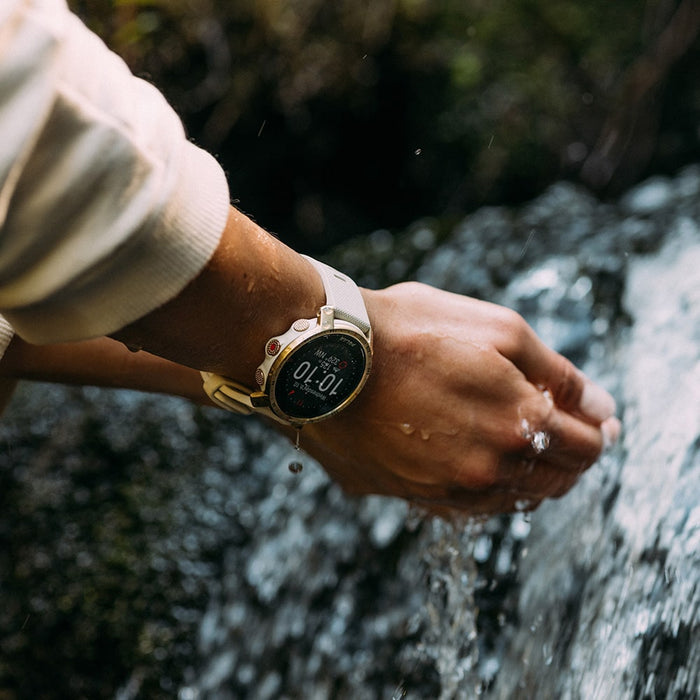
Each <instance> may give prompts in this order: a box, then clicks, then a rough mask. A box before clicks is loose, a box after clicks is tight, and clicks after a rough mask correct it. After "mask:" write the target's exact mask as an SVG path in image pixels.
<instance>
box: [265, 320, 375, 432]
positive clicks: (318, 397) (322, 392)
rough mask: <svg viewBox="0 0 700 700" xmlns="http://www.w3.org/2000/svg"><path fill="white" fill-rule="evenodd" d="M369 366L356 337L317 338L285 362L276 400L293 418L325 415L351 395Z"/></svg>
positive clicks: (275, 391) (334, 336)
mask: <svg viewBox="0 0 700 700" xmlns="http://www.w3.org/2000/svg"><path fill="white" fill-rule="evenodd" d="M366 364H367V356H366V354H365V348H364V346H363V345H362V343H361V342H360V341H359V340H358V339H357V338H355V337H354V336H352V335H345V334H342V333H331V334H327V335H318V336H315V337H314V338H312V339H311V340H309V341H308V342H306V343H303V344H302V345H300V346H299V347H298V348H296V349H295V350H294V352H293V353H292V354H291V356H290V357H289V358H287V360H286V361H285V364H284V366H283V367H282V369H281V370H280V372H279V375H278V377H277V379H276V381H275V386H274V400H275V402H276V403H277V406H278V407H279V408H280V410H282V411H283V412H284V413H285V414H286V415H287V416H289V417H291V418H300V419H311V418H318V417H321V416H324V415H326V414H328V413H331V412H332V411H334V410H336V409H337V408H338V407H340V406H342V404H343V403H345V401H346V400H347V399H348V398H349V397H350V396H352V394H353V393H354V391H355V390H356V389H357V387H358V386H359V385H360V383H361V381H362V378H363V376H364V372H365V366H366Z"/></svg>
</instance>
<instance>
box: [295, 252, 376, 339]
mask: <svg viewBox="0 0 700 700" xmlns="http://www.w3.org/2000/svg"><path fill="white" fill-rule="evenodd" d="M302 257H304V258H305V259H306V260H308V261H309V262H310V263H311V264H312V265H313V266H314V267H315V268H316V271H317V272H318V274H319V275H321V280H322V281H323V288H324V289H325V290H326V304H327V305H328V306H332V307H333V308H334V309H335V317H336V318H339V319H340V320H341V321H348V322H349V323H353V324H355V325H356V326H357V327H358V328H360V330H362V332H363V333H364V334H365V335H367V334H368V333H369V331H370V323H369V317H368V316H367V309H366V308H365V302H364V300H363V299H362V294H361V292H360V290H359V288H358V287H357V285H356V284H355V283H354V282H353V281H352V279H350V277H348V276H347V275H344V274H343V273H342V272H338V270H335V269H334V268H332V267H330V265H326V264H325V263H322V262H319V261H318V260H314V259H313V258H310V257H309V256H308V255H304V256H302Z"/></svg>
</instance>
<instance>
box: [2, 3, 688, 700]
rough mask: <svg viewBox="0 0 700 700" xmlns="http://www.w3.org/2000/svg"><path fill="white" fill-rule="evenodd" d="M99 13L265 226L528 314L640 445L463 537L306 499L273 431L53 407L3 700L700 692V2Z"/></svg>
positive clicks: (11, 525) (16, 569) (30, 515)
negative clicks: (699, 35) (536, 506)
mask: <svg viewBox="0 0 700 700" xmlns="http://www.w3.org/2000/svg"><path fill="white" fill-rule="evenodd" d="M78 4H80V7H81V9H83V10H86V11H88V10H89V12H90V16H91V18H92V20H93V21H95V23H96V24H97V25H98V27H99V28H100V30H101V31H102V32H103V34H104V36H106V37H107V38H108V40H109V41H110V43H112V44H113V45H114V46H116V47H117V48H118V49H119V50H120V52H122V53H123V54H125V55H126V56H127V57H128V58H129V61H130V62H131V63H132V65H133V66H134V67H135V69H137V70H139V71H143V72H148V73H149V74H150V75H151V76H152V78H153V79H154V80H155V81H156V82H157V83H158V84H162V85H163V86H164V87H165V89H166V91H167V92H168V93H169V95H170V96H171V98H172V99H174V100H175V101H176V102H177V103H178V105H179V108H180V109H181V110H182V111H183V113H184V114H185V116H186V117H187V119H188V123H189V124H190V125H191V126H190V128H191V130H192V132H193V134H194V135H195V136H196V138H197V139H198V140H199V141H201V142H203V143H205V144H207V145H209V146H210V147H212V148H214V149H215V150H216V151H217V152H218V153H219V154H220V157H221V159H222V162H224V163H225V164H226V167H227V169H228V171H229V174H230V175H231V179H232V186H233V189H234V191H235V192H238V191H240V192H241V195H240V198H241V203H242V206H243V208H244V209H246V210H247V211H254V212H255V213H256V216H257V217H258V219H259V220H260V221H261V223H264V224H265V225H267V226H269V227H271V228H274V229H275V230H278V231H285V232H288V234H289V237H288V240H290V242H293V243H295V244H298V245H300V246H301V247H305V248H306V249H308V250H321V249H322V250H323V251H324V255H325V256H326V259H328V260H329V261H331V262H332V263H334V264H336V265H338V266H340V267H342V268H343V269H344V270H345V271H347V272H349V273H350V274H353V275H354V276H355V277H356V278H357V279H358V280H359V281H360V282H362V283H363V284H367V285H371V286H378V285H383V284H387V283H391V282H393V281H398V280H401V279H406V278H413V279H420V280H422V281H425V282H428V283H431V284H436V285H438V286H441V287H444V288H447V289H451V290H453V291H457V292H461V293H466V294H473V295H477V296H480V297H482V298H487V299H492V300H494V301H497V302H501V303H506V304H508V305H510V306H513V307H515V308H517V309H518V310H520V311H521V312H522V313H523V314H525V316H526V317H527V318H528V320H529V321H530V322H531V323H533V325H534V326H535V327H536V329H537V330H538V332H539V333H540V334H541V335H542V336H543V337H544V338H545V340H547V342H548V343H550V344H551V345H552V346H553V347H555V348H557V349H558V350H560V351H562V352H565V353H566V354H567V355H569V356H570V357H572V358H573V359H574V360H575V361H577V362H578V363H579V364H580V365H581V366H583V367H585V369H586V370H587V371H588V372H589V373H591V374H592V375H593V376H594V377H596V378H597V379H599V380H600V381H601V382H603V383H604V384H605V385H606V386H608V387H609V388H610V389H611V390H612V391H613V392H614V393H615V395H616V397H617V398H618V401H619V403H620V407H621V411H622V413H623V417H624V419H625V427H626V432H625V437H624V439H623V441H622V444H621V445H620V446H619V447H618V448H617V449H616V450H615V451H614V452H613V453H611V454H609V455H607V456H605V457H604V458H603V459H602V460H601V462H600V463H599V465H598V466H596V467H594V469H592V470H591V472H589V473H588V474H587V475H586V477H585V478H584V479H583V480H582V482H581V484H580V485H579V486H578V487H577V488H576V489H575V490H574V492H572V494H570V496H567V497H566V498H565V499H563V500H562V501H558V502H553V503H550V504H547V505H545V506H544V507H542V508H541V509H540V510H539V511H538V512H537V513H535V514H534V515H533V516H531V517H526V516H524V515H515V516H512V517H503V518H495V519H492V520H490V521H489V522H488V523H485V524H474V523H466V524H465V523H453V524H448V523H443V522H440V521H426V520H423V519H421V518H420V517H419V514H416V513H413V512H411V511H409V510H408V509H407V507H406V506H405V505H404V504H402V503H400V502H396V501H392V500H387V499H379V498H368V499H361V500H352V499H348V498H346V497H345V496H344V495H343V494H342V493H341V492H340V491H339V489H338V488H337V487H336V486H335V485H333V484H332V483H331V482H330V481H329V480H328V479H327V478H326V477H325V475H324V473H323V472H322V471H321V470H320V468H318V467H317V466H316V465H314V464H313V463H312V462H311V460H309V459H305V468H304V470H303V472H302V473H301V474H300V475H293V474H291V473H290V472H289V471H288V469H287V464H288V462H289V460H290V458H291V457H292V455H293V450H292V448H291V446H290V445H289V444H288V443H287V442H286V441H283V440H281V439H278V438H277V437H275V436H274V435H273V434H271V433H270V432H269V431H268V430H267V429H265V428H263V427H262V426H261V425H259V424H258V423H257V422H255V421H251V420H242V419H240V420H239V419H237V418H235V417H233V416H229V415H227V414H223V413H220V412H218V411H214V410H202V409H199V408H195V407H193V406H191V405H189V404H187V403H185V402H183V401H180V400H177V399H163V398H156V397H151V396H146V395H140V394H132V393H128V392H109V391H100V390H96V389H91V388H86V389H68V388H63V387H52V386H46V385H29V384H27V385H23V386H21V387H20V390H19V392H18V394H17V395H16V397H15V399H14V400H13V403H12V404H11V406H10V408H9V409H8V412H7V414H6V415H5V417H4V418H3V421H2V423H1V424H0V446H1V447H0V505H1V507H2V510H1V515H0V600H1V601H2V605H1V606H0V698H2V699H3V700H4V699H5V698H7V699H11V700H15V699H20V698H21V699H24V698H32V699H34V698H71V699H73V698H91V699H92V698H119V699H120V700H127V699H128V698H180V699H181V700H190V699H195V698H217V699H218V698H221V699H222V700H226V699H228V698H255V699H256V700H257V699H262V698H304V699H306V698H360V697H361V698H381V699H382V700H383V699H384V698H394V697H396V698H401V697H408V698H436V697H442V698H445V699H447V698H471V697H475V696H477V695H481V696H484V697H494V698H496V697H498V698H541V697H572V698H579V697H580V698H586V699H587V698H599V697H600V698H608V697H639V698H641V697H657V698H659V697H664V698H692V697H695V696H696V695H697V689H698V683H699V682H700V681H699V679H698V675H697V674H698V668H700V656H699V655H700V647H699V646H698V642H697V640H698V631H699V630H698V626H699V624H700V622H699V619H700V615H699V612H698V611H699V610H700V597H699V591H698V580H699V579H700V576H699V574H700V560H699V559H698V554H697V552H698V551H699V550H698V547H697V538H698V532H700V530H699V528H700V524H699V523H700V520H698V507H697V504H698V502H700V501H699V499H700V494H698V484H699V483H700V481H699V474H700V472H699V470H700V462H699V461H698V431H699V430H700V416H698V411H699V410H700V396H699V395H698V393H699V389H698V387H700V378H699V377H698V374H697V372H698V367H699V366H700V365H699V360H700V358H699V357H698V347H700V282H699V281H698V273H697V270H698V266H700V258H699V257H698V255H699V254H698V252H697V251H698V246H699V245H700V231H699V229H698V222H699V221H700V211H699V209H700V171H699V170H698V168H697V167H696V166H692V165H691V166H689V167H682V164H683V163H688V162H691V161H693V160H700V158H698V152H697V151H698V130H697V119H696V118H695V114H696V113H697V109H698V106H699V100H700V98H699V97H698V93H697V90H698V88H697V85H696V81H695V80H694V79H693V77H692V76H694V75H697V71H696V70H695V71H693V70H692V67H693V66H696V65H697V42H695V43H686V44H684V42H683V41H682V40H681V39H682V38H683V37H685V36H687V35H689V34H692V30H693V27H694V26H695V24H694V23H693V21H694V19H697V13H695V14H693V13H692V12H691V13H690V15H684V14H682V13H685V12H688V11H689V10H697V3H683V2H680V3H665V2H658V3H650V4H648V5H645V6H644V8H645V9H644V12H642V10H641V9H640V6H639V4H638V3H631V2H630V3H616V4H615V5H614V6H610V5H609V4H605V3H597V2H594V3H587V4H586V5H585V6H584V5H583V4H580V3H570V2H550V3H547V4H545V3H539V2H515V1H514V2H509V3H505V2H503V3H489V4H487V5H486V4H481V3H469V4H468V6H467V7H465V4H464V3H456V2H455V3H450V2H446V3H441V5H440V7H441V10H440V12H439V13H438V12H437V11H436V10H434V9H433V8H434V4H431V3H427V2H426V3H423V2H420V1H418V2H401V3H388V2H386V3H384V2H382V1H375V2H374V3H371V4H365V3H363V4H360V3H350V2H347V3H345V2H342V3H334V4H332V5H330V4H328V3H316V2H313V0H308V1H307V2H291V3H285V4H280V3H273V2H270V3H265V2H259V3H246V2H241V3H225V4H224V3H218V4H217V3H214V2H206V1H204V0H197V1H195V0H192V1H191V2H188V3H184V2H183V3H179V2H178V3H171V4H169V5H168V6H167V7H166V6H164V5H161V4H153V5H149V4H144V3H141V2H139V3H129V2H126V3H125V2H121V3H115V7H114V8H112V6H111V4H109V3H103V4H100V3H98V2H84V3H75V5H78ZM329 7H331V8H332V9H329ZM679 13H680V14H679ZM360 20H362V22H360ZM674 28H675V29H674ZM679 28H680V29H679ZM672 30H673V31H676V32H678V31H680V34H674V35H673V36H675V37H676V38H675V39H674V40H673V41H672V42H671V48H669V44H668V43H667V41H666V40H664V39H663V37H668V36H669V35H667V34H665V33H664V32H665V31H672ZM681 30H682V31H681ZM679 37H680V38H679ZM421 47H422V48H421ZM663 47H666V49H667V50H668V51H670V53H666V54H664V52H663V51H662V50H661V49H662V48H663ZM679 48H683V50H682V51H681V52H680V53H681V54H682V55H679V56H675V53H677V52H678V50H679ZM659 52H660V53H659ZM664 56H665V58H664ZM256 57H257V59H256ZM650 57H651V58H650ZM652 59H653V60H652ZM671 59H672V60H671ZM367 61H371V63H370V64H369V66H370V68H371V70H369V69H368V73H364V72H363V71H364V70H365V68H364V66H365V63H366V62H367ZM649 61H651V63H649ZM654 61H656V62H658V65H657V63H654ZM654 65H657V68H659V70H652V67H653V66H654ZM640 76H641V77H640ZM642 78H644V80H642ZM651 78H653V80H651ZM640 81H641V84H642V87H643V86H644V85H647V88H648V90H647V92H645V91H644V90H641V93H640V92H639V90H640V89H641V88H640V87H639V86H640ZM650 81H651V82H650ZM635 86H636V89H637V91H636V92H635V89H633V88H635ZM623 88H624V89H623ZM640 95H641V97H643V98H644V99H642V100H641V101H639V100H637V102H635V99H636V98H635V96H636V97H637V98H640ZM448 97H449V100H448ZM640 99H641V98H640ZM582 104H583V105H584V107H583V108H582V107H581V105H582ZM385 109H386V110H389V113H388V114H386V115H385V112H384V110H385ZM693 110H695V111H693ZM596 115H597V116H596ZM631 116H634V119H633V121H634V122H635V124H634V125H630V124H629V123H628V122H626V121H625V119H629V118H631ZM361 117H363V118H361ZM620 120H621V121H620ZM584 122H585V128H584ZM637 122H639V125H640V126H641V125H642V123H644V124H646V125H647V127H646V128H647V130H646V131H643V132H639V131H637V129H638V126H637V125H636V123H637ZM615 124H627V126H626V127H625V129H626V130H622V131H620V130H619V129H618V130H616V128H615V127H614V125H615ZM610 125H613V126H610ZM652 126H653V128H652ZM448 127H449V128H448ZM609 129H612V131H609ZM606 130H607V131H606ZM606 134H607V137H608V138H607V139H606ZM615 135H617V136H618V138H621V137H622V136H625V138H624V139H622V140H623V141H624V142H625V144H626V145H627V147H626V149H621V150H618V149H617V148H611V149H607V150H606V149H602V147H601V144H603V143H606V144H608V145H610V144H613V145H614V144H616V143H617V144H618V145H622V143H621V142H620V141H619V140H618V141H615V138H613V137H614V136H615ZM370 136H371V138H370ZM363 139H364V141H363ZM360 146H362V147H360ZM597 149H598V150H597ZM635 153H636V155H634V154H635ZM566 154H569V156H568V160H567V156H566ZM606 159H607V160H606ZM572 161H575V162H572ZM331 163H332V165H331ZM600 163H603V165H600ZM606 163H607V165H606ZM586 164H588V165H586ZM596 164H598V165H596ZM596 168H597V169H596ZM363 172H364V177H363V176H362V175H363ZM596 172H597V173H598V175H596V177H592V176H591V175H590V173H596ZM665 172H666V173H671V174H670V176H666V175H665V174H664V173H665ZM324 173H325V175H324ZM587 173H589V174H587ZM601 173H603V174H606V173H607V175H608V176H609V177H608V178H607V182H603V181H604V180H606V178H605V177H602V176H601ZM650 173H654V175H653V176H652V177H648V178H645V179H644V181H643V182H642V183H641V184H638V185H637V186H635V187H634V188H633V189H631V190H628V189H626V188H627V186H628V185H630V184H631V183H633V182H636V181H637V180H639V179H640V178H642V177H643V176H646V175H649V174H650ZM244 176H245V177H244ZM564 176H566V178H567V179H564ZM336 178H338V179H337V180H336ZM344 178H347V179H344ZM584 182H585V183H586V184H585V185H584ZM619 190H625V193H624V194H623V195H620V196H617V193H618V192H619ZM540 192H541V194H539V193H540ZM535 195H536V196H535ZM271 203H274V206H273V205H272V204H271ZM486 203H488V204H489V205H488V206H479V205H484V204H486ZM351 233H352V234H355V233H360V234H361V235H360V236H359V237H357V238H355V237H352V236H350V234H351Z"/></svg>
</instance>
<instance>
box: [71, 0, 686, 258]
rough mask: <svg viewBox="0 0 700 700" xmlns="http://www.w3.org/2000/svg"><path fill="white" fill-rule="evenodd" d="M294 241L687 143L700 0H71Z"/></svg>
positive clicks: (461, 209)
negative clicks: (175, 110)
mask: <svg viewBox="0 0 700 700" xmlns="http://www.w3.org/2000/svg"><path fill="white" fill-rule="evenodd" d="M70 4H71V5H72V6H73V8H74V9H75V10H76V11H77V12H78V13H79V14H80V15H81V16H83V17H84V18H85V19H86V21H87V22H88V23H89V24H90V25H91V26H92V27H93V28H94V29H95V30H96V31H97V32H98V33H99V34H100V35H101V36H102V37H103V38H104V39H105V41H106V42H107V43H108V44H109V45H110V46H111V47H112V48H113V49H115V50H116V51H117V52H118V53H119V54H121V55H122V56H123V57H124V58H125V59H126V60H127V62H128V63H129V65H130V66H131V68H132V69H133V70H134V71H135V72H136V73H137V74H138V75H141V76H143V77H145V78H147V79H148V80H151V81H152V82H154V83H155V84H156V85H157V86H158V87H160V88H161V89H162V90H163V91H164V92H165V94H166V95H167V96H168V98H169V99H170V101H171V102H172V103H173V104H174V105H175V107H176V108H177V110H178V111H179V113H180V115H181V116H182V118H183V119H184V121H185V123H186V125H187V128H188V130H189V133H190V135H191V136H192V138H193V139H194V140H195V141H196V142H197V143H199V144H200V145H202V146H203V147H205V148H206V149H208V150H210V151H211V152H213V153H215V154H217V156H218V157H219V159H220V161H221V162H222V163H223V165H224V166H225V168H226V170H227V173H228V177H229V181H230V184H231V192H232V197H233V198H234V199H235V200H236V201H237V203H238V205H239V207H240V208H242V209H243V210H244V211H245V212H246V213H248V214H250V215H253V216H254V217H255V218H256V219H257V221H258V222H259V223H260V224H261V225H263V226H264V227H265V228H267V229H269V230H272V231H274V232H276V233H277V234H278V235H279V236H280V237H281V238H283V239H284V240H285V241H287V242H289V243H291V244H293V245H295V246H298V247H299V248H301V249H303V250H305V251H307V252H320V251H323V250H325V249H327V248H328V247H329V246H332V245H334V244H336V243H338V242H339V241H342V240H346V239H347V238H348V237H353V236H356V235H362V234H366V233H369V232H371V231H373V230H376V229H381V228H388V229H394V230H395V229H399V228H401V227H405V226H406V225H407V224H409V223H410V222H413V221H415V220H416V219H418V218H421V217H438V218H440V219H441V220H444V221H448V222H449V221H450V219H453V218H455V217H459V216H461V215H463V214H464V213H465V212H469V211H472V210H474V209H475V208H477V207H479V206H481V205H484V204H493V203H499V204H500V203H507V204H518V203H521V202H523V201H526V200H527V199H530V198H532V197H533V196H535V195H537V194H538V193H540V192H541V191H542V190H543V188H545V187H546V186H547V185H548V184H550V183H551V182H553V181H555V180H559V179H562V178H565V179H570V180H572V181H575V182H578V183H582V184H584V185H585V186H586V187H588V188H589V189H591V190H592V191H593V192H594V193H595V194H596V195H598V196H600V197H603V198H605V197H611V196H615V195H617V194H619V193H620V192H621V191H623V190H624V189H626V188H628V187H629V186H630V185H632V184H633V183H636V182H638V181H639V180H640V179H642V178H644V177H646V176H648V175H649V174H651V173H655V174H659V173H670V172H675V171H676V170H677V169H678V168H679V167H680V166H681V165H683V164H685V163H689V162H695V161H697V160H698V159H700V131H699V129H700V127H699V123H700V122H699V121H698V115H699V114H700V81H698V66H699V65H700V44H698V41H697V40H696V37H697V34H698V28H699V26H700V2H698V0H647V1H646V2H640V0H617V1H616V2H613V3H611V2H608V0H587V1H586V2H582V1H581V0H488V1H487V0H440V1H434V0H335V1H334V2H327V0H286V1H285V2H280V1H279V0H168V1H167V2H165V1H164V0H156V1H155V2H147V1H145V0H71V2H70Z"/></svg>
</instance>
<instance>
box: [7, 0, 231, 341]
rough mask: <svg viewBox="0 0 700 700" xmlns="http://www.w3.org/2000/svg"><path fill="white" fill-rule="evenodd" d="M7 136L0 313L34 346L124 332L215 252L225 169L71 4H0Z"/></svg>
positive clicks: (20, 0) (224, 206)
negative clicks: (191, 139)
mask: <svg viewBox="0 0 700 700" xmlns="http://www.w3.org/2000/svg"><path fill="white" fill-rule="evenodd" d="M0 132H1V133H2V134H3V139H2V144H1V145H0V313H2V314H3V315H4V316H5V318H6V319H7V321H8V322H9V324H11V326H12V328H14V330H15V331H16V332H17V333H18V335H20V336H21V337H23V338H24V339H25V340H27V341H28V342H32V343H47V342H61V341H69V340H80V339H85V338H89V337H95V336H100V335H106V334H108V333H111V332H113V331H116V330H118V329H119V328H122V327H123V326H125V325H127V324H128V323H130V322H132V321H134V320H136V319H138V318H140V317H141V316H144V315H145V314H147V313H148V312H150V311H152V310H153V309H155V308H157V307H158V306H160V305H162V304H164V303H165V302H166V301H168V300H170V299H171V298H173V297H174V296H176V295H177V294H178V293H179V292H180V291H181V290H182V289H183V288H184V286H185V285H186V284H187V283H188V282H189V281H191V280H192V279H193V278H194V277H195V276H196V275H197V274H198V273H199V272H200V271H201V269H202V268H203V267H204V265H205V264H206V263H207V261H208V259H209V258H210V257H211V255H212V254H213V252H214V250H215V248H216V246H217V244H218V241H219V238H220V236H221V232H222V231H223V229H224V226H225V223H226V217H227V215H228V207H229V195H228V188H227V185H226V180H225V176H224V174H223V171H222V170H221V168H220V167H219V165H218V164H217V162H216V161H215V160H214V159H213V158H212V157H211V156H210V155H208V154H207V153H205V152H204V151H202V150H201V149H199V148H197V147H195V146H194V145H193V144H192V143H190V142H189V141H188V139H187V138H186V136H185V133H184V129H183V127H182V125H181V122H180V120H179V119H178V118H177V116H176V115H175V113H174V112H173V110H172V109H171V108H170V107H169V106H168V104H167V103H166V101H165V100H164V98H163V97H162V95H161V94H160V93H159V92H158V91H157V90H156V89H155V88H154V87H153V86H151V85H150V84H148V83H146V82H145V81H142V80H140V79H138V78H135V77H134V76H132V75H131V73H130V71H129V70H128V68H127V67H126V65H125V64H124V63H123V62H122V61H121V59H119V58H118V57H117V56H116V55H115V54H113V53H112V52H110V51H109V50H108V49H107V48H106V46H105V45H104V44H103V43H102V42H101V41H100V40H99V39H98V38H97V37H96V36H95V35H94V34H92V33H91V32H90V31H89V30H88V29H87V28H86V27H85V26H84V25H83V24H82V23H81V22H80V21H79V20H78V19H77V18H76V17H75V16H74V15H73V14H71V13H70V11H69V10H68V8H67V6H66V4H65V0H3V3H2V8H1V9H0Z"/></svg>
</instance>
